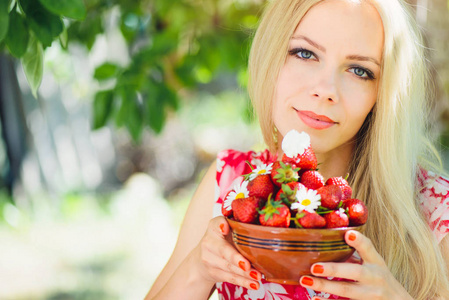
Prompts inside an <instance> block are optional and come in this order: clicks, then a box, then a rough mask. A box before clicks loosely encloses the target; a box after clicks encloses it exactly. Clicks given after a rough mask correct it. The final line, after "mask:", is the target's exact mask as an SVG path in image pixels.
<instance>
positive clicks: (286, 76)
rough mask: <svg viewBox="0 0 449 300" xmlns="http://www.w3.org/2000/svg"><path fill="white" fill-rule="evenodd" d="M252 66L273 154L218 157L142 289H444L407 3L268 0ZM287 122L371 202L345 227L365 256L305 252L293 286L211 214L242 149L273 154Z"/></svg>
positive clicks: (337, 294)
mask: <svg viewBox="0 0 449 300" xmlns="http://www.w3.org/2000/svg"><path fill="white" fill-rule="evenodd" d="M249 69H250V89H249V92H250V96H251V99H252V102H253V105H254V107H255V111H256V113H257V115H258V117H259V120H260V125H261V129H262V133H263V135H264V138H265V141H266V143H267V146H268V149H269V150H270V152H268V151H264V152H261V153H255V152H253V151H249V152H238V151H234V150H227V151H223V152H221V153H220V154H219V155H218V159H217V163H216V164H213V165H212V166H211V167H210V169H209V170H208V172H207V174H206V175H205V178H204V179H203V181H202V183H201V184H200V186H199V188H198V190H197V191H196V193H195V195H194V197H193V199H192V202H191V204H190V206H189V208H188V211H187V213H186V216H185V220H184V223H183V225H182V228H181V231H180V235H179V240H178V243H177V245H176V247H175V249H174V252H173V254H172V257H171V258H170V260H169V262H168V263H167V265H166V267H165V268H164V270H163V271H162V273H161V274H160V276H159V277H158V279H157V280H156V282H155V283H154V285H153V287H152V289H151V290H150V292H149V293H148V295H147V299H207V298H208V297H209V295H210V294H211V292H213V290H214V289H215V288H216V289H217V290H218V294H219V296H220V298H221V299H311V298H313V299H324V298H329V299H340V298H344V297H346V298H351V299H449V280H448V265H449V237H448V235H447V233H449V205H448V204H449V180H448V179H445V178H444V177H440V176H438V175H436V173H435V170H436V169H435V167H434V166H436V165H438V164H437V163H435V162H438V156H437V155H436V154H435V152H434V151H433V148H432V146H431V143H430V142H429V141H428V140H427V138H426V136H427V133H426V131H425V129H426V113H425V112H426V100H427V99H426V97H427V90H426V69H425V59H424V55H423V51H422V46H421V38H420V35H419V32H418V30H417V29H416V25H415V24H414V22H413V18H411V17H410V16H409V15H408V14H407V10H406V9H405V7H404V4H403V3H402V2H400V1H398V0H325V1H318V0H310V1H306V0H304V1H300V0H273V1H271V2H270V3H269V4H268V6H267V7H266V9H265V12H264V15H263V17H262V19H261V23H260V25H259V28H258V30H257V32H256V35H255V37H254V41H253V45H252V49H251V54H250V64H249ZM291 129H296V130H298V131H306V132H307V133H308V134H309V135H310V136H311V141H312V147H313V148H314V150H315V152H316V153H317V158H318V161H319V162H321V163H322V164H321V167H320V173H322V174H323V176H324V177H326V178H329V177H333V176H344V175H345V174H347V173H349V174H350V177H349V181H350V184H351V185H352V187H353V190H354V192H355V195H354V196H355V197H357V198H359V199H363V200H364V201H365V203H366V205H367V206H368V210H369V212H370V217H369V219H368V223H367V224H366V226H365V231H364V232H363V233H360V232H355V231H349V232H348V233H347V234H346V236H345V238H346V242H347V243H348V244H349V245H350V246H352V247H354V248H355V249H356V250H357V252H358V254H359V255H360V257H361V258H362V260H363V263H362V264H354V263H350V262H345V263H320V264H315V265H313V266H312V267H311V271H312V274H313V275H312V276H303V277H302V278H301V279H300V281H299V285H297V286H293V285H281V284H274V283H269V282H266V281H264V280H263V279H262V275H261V274H260V273H259V272H258V271H257V270H255V269H253V268H252V267H251V265H250V264H249V262H248V261H247V260H246V259H245V258H244V257H243V256H241V255H240V254H239V253H238V252H237V251H236V250H235V249H234V248H233V247H232V245H231V244H230V243H229V226H228V224H227V222H226V220H225V219H224V218H223V217H222V216H219V215H220V212H221V210H220V207H221V202H222V201H223V198H224V195H223V193H225V192H226V191H227V190H228V189H229V188H230V187H231V186H233V184H235V183H238V182H239V180H240V181H241V176H240V175H242V174H244V173H246V172H248V169H247V166H246V164H245V161H246V160H249V161H251V162H252V163H253V164H255V165H257V164H258V163H260V162H264V163H269V162H272V161H273V160H275V159H276V157H281V155H282V150H281V149H280V147H279V145H278V143H277V141H280V140H282V138H283V136H284V135H285V134H286V133H287V132H288V131H290V130H291ZM276 154H277V155H276ZM430 170H432V171H430ZM216 186H217V187H218V189H217V190H216ZM215 191H216V192H217V193H216V195H215V197H214V192H215ZM212 211H214V216H216V217H215V218H213V219H211V215H212ZM334 277H336V278H341V279H345V280H335V278H334ZM331 278H334V279H331Z"/></svg>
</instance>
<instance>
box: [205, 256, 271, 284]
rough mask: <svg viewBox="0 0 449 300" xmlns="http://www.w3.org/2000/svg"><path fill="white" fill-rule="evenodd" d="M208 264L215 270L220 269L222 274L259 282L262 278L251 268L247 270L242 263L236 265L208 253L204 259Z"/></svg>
mask: <svg viewBox="0 0 449 300" xmlns="http://www.w3.org/2000/svg"><path fill="white" fill-rule="evenodd" d="M204 258H205V259H206V260H207V261H208V262H210V263H209V264H210V267H212V268H215V269H220V270H222V271H224V272H229V273H234V274H237V275H239V276H242V277H245V278H246V279H250V280H257V281H258V280H260V279H261V278H262V274H261V273H260V272H259V271H257V270H256V269H253V268H248V270H247V267H246V265H245V266H244V262H243V261H239V262H238V264H237V265H236V264H235V263H233V262H230V261H227V260H225V259H223V258H222V257H218V256H215V255H214V254H213V253H209V254H207V255H205V257H204Z"/></svg>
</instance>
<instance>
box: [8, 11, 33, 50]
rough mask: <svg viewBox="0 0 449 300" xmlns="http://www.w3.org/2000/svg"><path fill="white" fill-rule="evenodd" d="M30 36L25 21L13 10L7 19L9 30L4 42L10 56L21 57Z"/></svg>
mask: <svg viewBox="0 0 449 300" xmlns="http://www.w3.org/2000/svg"><path fill="white" fill-rule="evenodd" d="M29 38H30V34H29V32H28V27H27V25H26V23H25V19H24V18H23V17H22V16H21V15H19V14H18V13H17V11H16V10H15V9H13V10H12V11H11V13H10V18H9V30H8V35H7V36H6V39H5V42H6V45H7V46H8V49H9V51H10V52H11V54H12V55H14V56H15V57H17V58H20V57H22V56H23V55H24V54H25V52H26V50H27V47H28V40H29Z"/></svg>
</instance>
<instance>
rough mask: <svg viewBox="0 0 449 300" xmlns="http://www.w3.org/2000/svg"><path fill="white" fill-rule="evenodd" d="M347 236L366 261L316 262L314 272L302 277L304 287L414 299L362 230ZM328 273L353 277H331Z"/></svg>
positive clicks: (361, 296) (350, 295)
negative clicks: (336, 278)
mask: <svg viewBox="0 0 449 300" xmlns="http://www.w3.org/2000/svg"><path fill="white" fill-rule="evenodd" d="M345 240H346V243H348V245H349V246H351V247H354V248H355V249H356V250H357V252H358V253H359V255H360V257H361V258H362V260H363V263H362V264H353V263H317V264H314V265H312V267H311V272H312V274H313V275H314V276H303V277H301V278H300V284H301V285H302V286H303V287H306V288H311V289H313V290H317V291H320V292H326V293H330V294H334V295H337V296H341V297H347V298H350V299H401V300H402V299H412V298H411V296H410V295H409V294H408V293H407V291H406V290H405V289H404V287H402V285H401V284H400V283H399V282H398V281H397V280H396V279H395V278H394V277H393V275H392V274H391V272H390V271H389V270H388V268H387V265H386V264H385V261H384V260H383V258H382V257H381V256H380V254H379V253H377V251H376V249H375V248H374V246H373V244H372V243H371V240H370V239H369V238H367V237H366V236H364V235H363V234H361V233H360V232H357V231H353V230H350V231H348V232H346V235H345ZM326 277H338V278H343V279H349V280H353V281H352V282H348V281H331V280H327V279H326ZM313 299H314V300H315V299H324V298H320V297H314V298H313Z"/></svg>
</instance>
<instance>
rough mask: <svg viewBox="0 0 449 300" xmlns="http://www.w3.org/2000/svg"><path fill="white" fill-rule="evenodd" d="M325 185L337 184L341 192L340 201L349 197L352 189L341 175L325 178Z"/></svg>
mask: <svg viewBox="0 0 449 300" xmlns="http://www.w3.org/2000/svg"><path fill="white" fill-rule="evenodd" d="M326 185H338V186H339V187H340V189H341V192H342V193H343V196H342V199H341V200H342V201H344V200H346V199H349V198H351V195H352V189H351V187H350V186H349V183H348V182H347V181H346V179H344V178H343V177H331V178H329V179H328V180H326Z"/></svg>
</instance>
